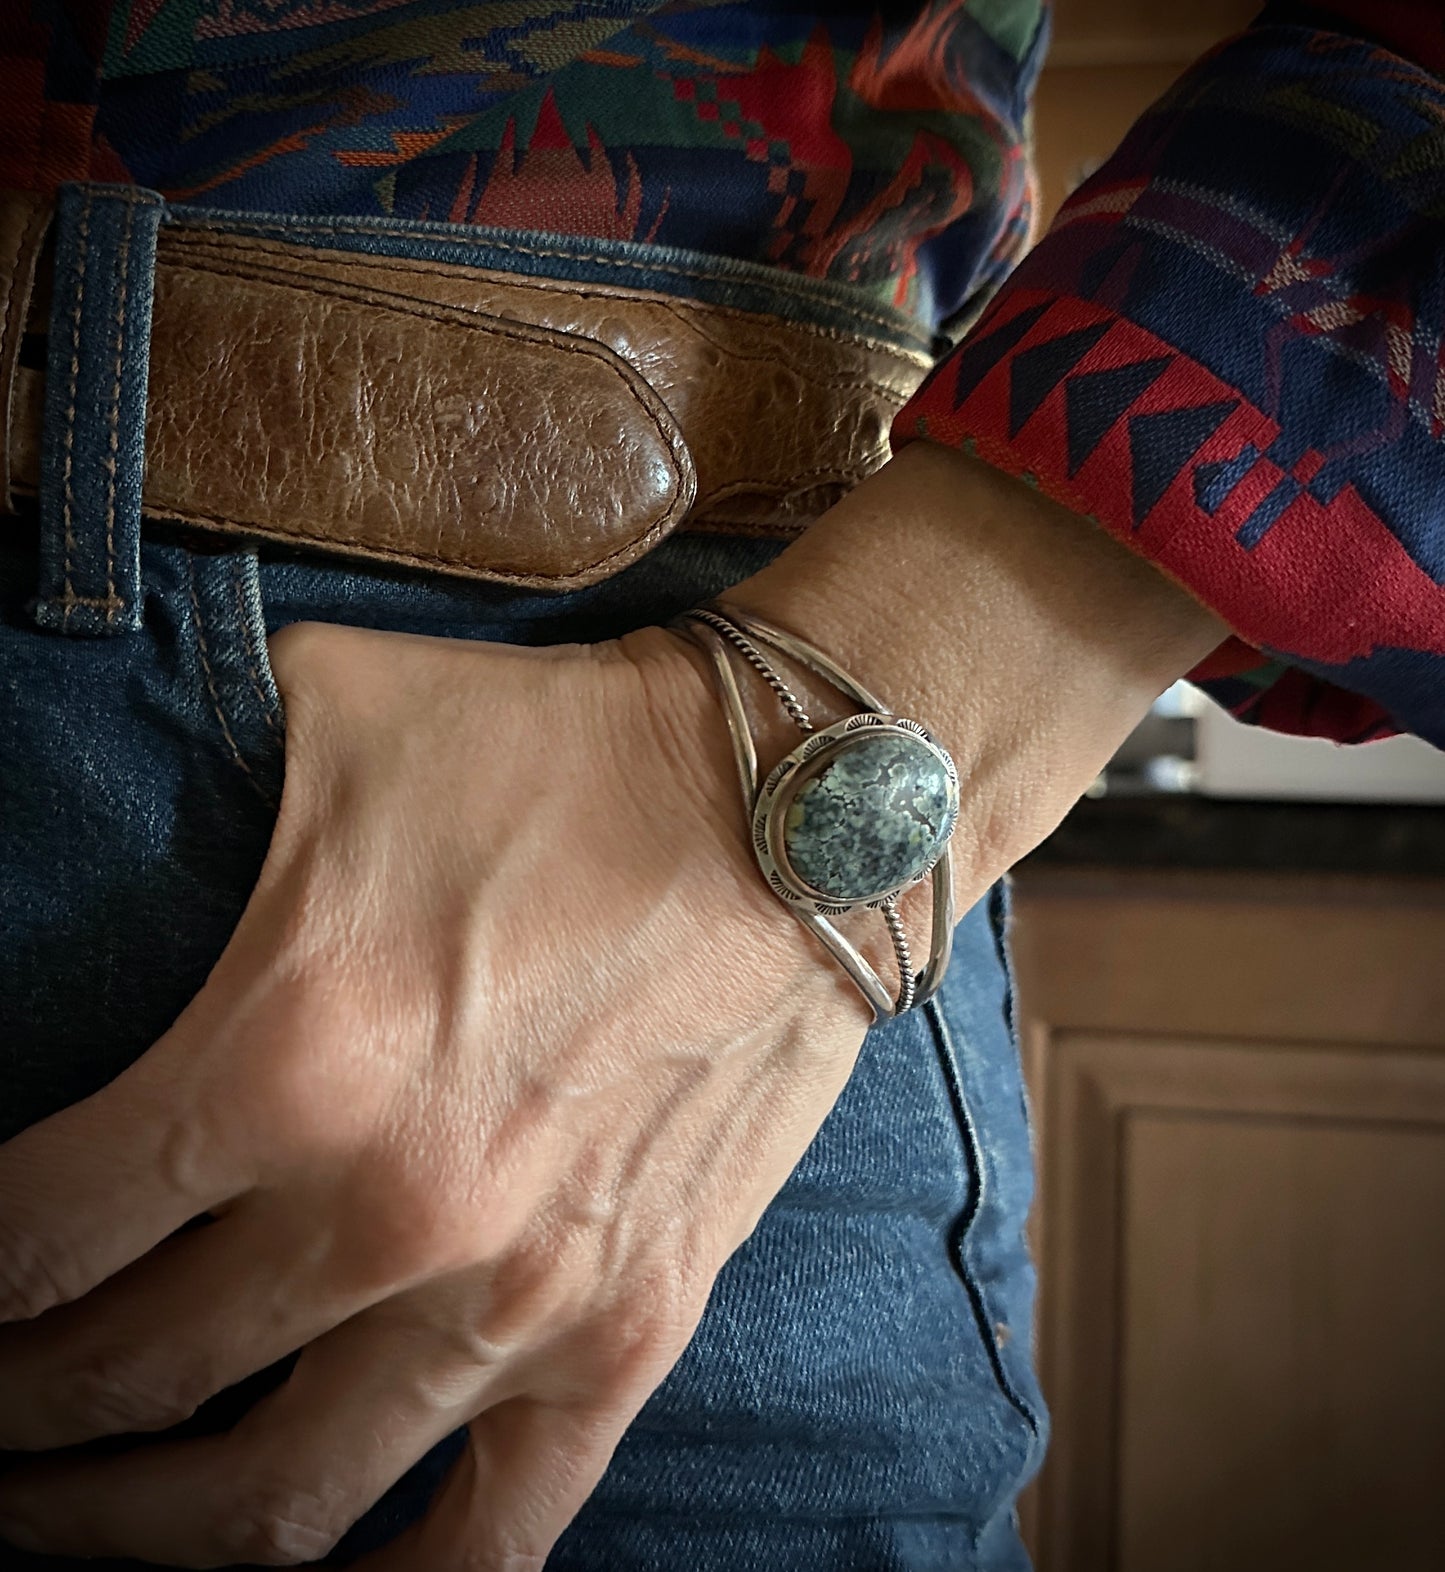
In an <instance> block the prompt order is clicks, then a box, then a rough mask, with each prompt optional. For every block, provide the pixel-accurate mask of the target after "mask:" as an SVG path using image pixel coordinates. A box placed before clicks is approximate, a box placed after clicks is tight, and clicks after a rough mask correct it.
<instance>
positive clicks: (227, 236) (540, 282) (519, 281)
mask: <svg viewBox="0 0 1445 1572" xmlns="http://www.w3.org/2000/svg"><path fill="white" fill-rule="evenodd" d="M176 227H177V228H178V229H181V230H183V231H184V239H182V237H181V236H179V235H177V236H176V237H175V238H176V240H177V241H179V242H180V243H181V244H182V245H183V246H184V247H186V248H189V247H191V246H207V247H209V248H211V249H213V250H218V251H219V250H225V249H227V248H234V247H235V246H236V244H237V236H239V237H240V238H241V239H242V240H252V239H255V238H256V237H254V236H252V235H249V234H247V233H245V232H243V231H221V230H216V229H212V228H209V227H205V228H203V227H202V226H200V225H196V224H185V223H178V224H177V225H176ZM270 233H272V234H277V235H283V236H284V235H285V234H286V233H287V231H286V230H285V229H284V228H282V227H281V226H279V225H278V226H274V227H273V228H271V230H270ZM387 233H392V234H394V235H395V237H396V238H397V239H405V238H406V236H405V234H404V233H403V232H402V231H399V230H398V231H387ZM260 244H261V245H262V246H265V247H273V248H275V249H276V250H277V251H279V252H280V254H281V255H283V256H293V255H295V253H296V252H298V251H309V252H313V253H314V252H315V251H316V248H315V247H314V246H303V245H301V244H300V243H299V242H297V241H288V240H284V239H283V240H262V241H260ZM498 249H500V250H513V249H520V248H515V247H508V246H499V247H498ZM233 254H234V253H233ZM538 254H539V255H549V256H561V257H566V256H571V253H570V252H545V253H538ZM341 255H343V256H345V258H346V265H347V266H348V267H352V266H357V267H369V268H375V269H376V270H377V271H379V272H397V271H399V270H401V269H403V268H407V267H412V268H421V269H423V270H425V271H427V272H435V271H436V270H438V269H441V268H447V269H456V270H458V271H459V272H463V273H465V272H468V271H473V272H483V273H497V272H499V270H498V269H496V268H488V267H484V266H481V265H480V264H474V263H467V262H436V261H433V260H431V259H430V258H418V257H399V256H392V255H390V254H386V253H384V254H381V255H376V254H374V253H372V252H369V251H346V252H342V253H341ZM298 260H299V259H298ZM577 260H578V261H582V262H586V261H589V260H593V259H592V258H589V257H587V256H579V257H578V258H577ZM596 260H597V261H607V260H609V259H607V258H603V257H599V258H596ZM617 265H618V266H631V267H641V266H644V265H646V264H640V263H620V262H619V263H617ZM659 270H661V269H659ZM676 271H679V272H684V273H685V272H686V269H677V270H676ZM443 276H449V275H443ZM500 276H501V277H502V278H503V279H505V281H506V283H507V285H508V287H514V288H517V289H527V290H531V291H532V292H533V293H535V294H541V295H550V294H556V293H558V292H559V291H557V290H556V289H554V288H551V287H549V285H556V284H568V283H569V282H571V281H570V280H568V279H554V278H546V279H538V278H532V277H530V276H529V275H527V274H525V273H502V274H501V275H500ZM702 276H704V277H706V276H708V275H702ZM717 281H718V282H726V280H725V279H722V278H718V280H717ZM631 287H632V286H630V285H627V284H619V285H616V286H614V289H613V290H611V291H609V290H606V289H605V288H604V289H599V288H597V287H595V286H594V287H592V288H588V287H587V286H586V285H581V286H578V287H576V288H570V289H568V290H566V295H567V297H568V298H569V299H570V298H572V297H573V296H576V297H577V298H578V299H580V300H603V301H608V300H615V299H617V298H618V297H617V295H616V293H615V290H616V289H628V288H631ZM763 287H767V288H772V287H774V286H772V285H766V286H763ZM636 293H638V294H640V295H645V296H647V297H649V299H650V300H651V301H652V303H653V304H656V305H659V306H665V307H667V308H668V309H669V310H679V309H686V308H687V307H689V306H691V307H693V308H694V309H701V310H706V311H707V312H708V314H709V315H713V314H717V315H719V316H726V317H732V318H735V319H737V320H740V321H756V320H757V318H758V317H760V316H769V315H772V314H773V313H770V312H761V311H748V310H745V309H744V308H743V307H741V306H725V305H721V304H719V303H717V302H714V301H710V300H705V301H693V300H686V299H678V298H677V297H670V296H661V295H658V294H657V292H656V291H653V290H645V289H638V290H637V291H636ZM794 293H797V294H799V295H803V296H806V295H807V292H806V291H805V290H801V289H795V290H794ZM841 309H851V308H847V307H844V308H841ZM858 315H860V316H863V317H865V318H866V319H867V320H869V321H875V322H880V323H883V325H885V326H886V325H887V324H886V322H884V319H882V318H878V317H870V316H868V314H867V313H866V312H862V311H860V312H858ZM779 320H781V321H785V322H786V323H787V325H788V326H789V327H790V328H795V329H796V330H797V331H798V332H800V333H810V334H812V335H813V336H814V337H816V338H828V339H835V340H837V341H838V342H840V343H845V344H857V345H861V346H863V347H864V348H865V349H868V350H870V351H871V352H872V353H874V354H880V355H890V356H892V357H893V358H894V359H895V360H906V361H908V363H909V364H910V365H913V366H916V367H918V369H920V370H923V369H926V366H919V364H918V363H919V361H920V360H923V361H924V362H926V363H927V364H931V363H932V357H930V356H927V355H924V354H923V352H922V351H920V350H912V349H902V348H900V347H899V346H898V345H896V344H889V343H883V342H880V341H879V340H877V339H873V338H869V337H867V336H866V335H864V334H862V333H851V332H849V331H848V330H847V329H846V328H835V327H824V326H823V325H822V324H821V323H817V322H796V321H794V320H793V319H792V318H780V319H779Z"/></svg>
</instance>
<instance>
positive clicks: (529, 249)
mask: <svg viewBox="0 0 1445 1572" xmlns="http://www.w3.org/2000/svg"><path fill="white" fill-rule="evenodd" d="M177 223H178V227H182V228H190V229H210V230H215V231H220V230H222V227H223V226H221V225H219V224H215V223H206V224H187V223H185V221H184V220H178V221H177ZM236 227H237V228H238V229H243V230H245V231H257V232H259V233H262V234H271V235H281V236H285V235H286V234H288V233H293V234H294V233H295V232H296V231H297V230H298V229H299V230H303V231H304V232H305V233H306V234H313V235H387V236H390V237H391V238H393V239H397V240H414V239H417V238H426V239H433V240H438V241H440V243H441V244H443V245H446V244H457V243H458V242H456V241H447V240H444V239H442V238H441V237H439V236H424V237H418V236H417V235H416V234H415V232H414V231H412V230H406V229H397V228H395V227H388V226H386V225H380V224H377V225H360V224H309V223H301V222H297V223H295V224H293V225H284V224H258V223H246V222H244V221H243V223H242V224H241V225H238V226H236ZM478 244H480V245H483V246H485V247H487V249H489V250H492V251H510V252H513V253H514V254H515V255H517V256H526V257H542V258H548V259H551V260H556V261H563V262H595V263H596V264H597V265H598V266H599V267H613V268H630V269H632V270H633V271H635V272H644V273H671V274H674V275H676V276H677V277H679V278H694V279H705V280H707V281H708V282H710V283H715V284H734V283H738V282H739V279H738V278H737V277H736V276H735V275H733V274H730V273H726V272H717V271H711V270H708V269H706V268H689V267H683V266H681V265H680V264H678V263H669V262H656V261H646V262H641V261H632V260H629V259H627V258H624V257H608V256H598V255H597V254H595V253H593V252H586V251H583V252H577V251H552V250H547V249H546V248H544V247H541V246H519V245H516V244H514V243H513V242H510V241H504V240H492V239H490V238H488V239H486V240H482V241H479V242H478ZM762 287H766V288H768V289H773V290H776V291H777V292H778V293H779V294H783V295H795V296H797V297H798V298H799V299H802V300H810V301H811V300H816V298H817V297H816V295H815V294H814V293H813V291H811V290H809V289H807V288H806V287H805V286H803V285H802V284H795V283H793V282H792V281H791V280H789V279H781V278H780V279H777V280H769V281H768V282H767V283H766V285H765V286H762ZM734 309H736V308H734ZM842 309H845V310H849V311H852V312H853V314H854V315H855V316H857V317H858V318H859V319H860V320H862V321H864V322H872V323H874V324H876V325H877V326H878V327H881V328H884V329H888V330H892V331H895V332H896V331H908V329H907V327H906V325H905V324H904V323H902V322H900V321H898V320H896V319H893V318H890V317H885V316H882V315H879V314H878V313H876V312H872V311H868V310H866V309H865V308H863V307H860V306H853V305H851V304H850V305H848V306H846V307H843V308H842ZM822 331H827V330H826V329H824V330H822ZM912 331H913V332H914V336H915V337H918V338H922V337H923V334H922V333H921V332H919V331H918V330H917V329H913V330H912Z"/></svg>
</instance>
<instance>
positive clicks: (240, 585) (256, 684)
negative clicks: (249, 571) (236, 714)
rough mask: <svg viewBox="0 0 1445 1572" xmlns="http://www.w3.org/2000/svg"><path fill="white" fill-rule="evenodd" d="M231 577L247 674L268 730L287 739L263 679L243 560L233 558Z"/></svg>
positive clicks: (273, 734)
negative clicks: (243, 572)
mask: <svg viewBox="0 0 1445 1572" xmlns="http://www.w3.org/2000/svg"><path fill="white" fill-rule="evenodd" d="M231 577H232V582H233V583H234V584H235V588H236V613H237V615H238V617H239V618H240V622H241V639H242V643H243V646H244V649H245V653H246V675H247V676H248V677H249V678H250V679H251V691H252V692H253V693H254V694H255V695H256V702H257V704H258V705H259V706H260V709H261V719H262V720H263V721H264V722H265V725H266V730H267V731H269V732H270V733H271V735H272V736H273V737H274V738H275V739H276V740H277V741H278V742H284V741H285V733H284V732H283V731H282V729H281V725H280V723H279V721H278V720H277V718H276V715H275V714H274V713H273V712H274V710H275V705H274V704H273V703H272V702H271V698H270V695H269V694H268V693H267V692H266V686H265V684H264V683H263V682H262V681H261V661H260V656H259V655H258V654H257V651H256V643H255V640H254V638H253V637H252V631H251V615H250V612H249V610H248V609H247V606H246V587H245V583H244V581H243V579H242V575H241V562H240V559H239V558H232V561H231Z"/></svg>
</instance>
